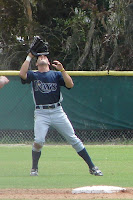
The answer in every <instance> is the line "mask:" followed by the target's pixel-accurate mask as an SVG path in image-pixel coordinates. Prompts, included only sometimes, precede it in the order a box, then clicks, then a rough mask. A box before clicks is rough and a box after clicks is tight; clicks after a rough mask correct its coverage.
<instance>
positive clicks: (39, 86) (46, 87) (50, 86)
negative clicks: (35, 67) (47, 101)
mask: <svg viewBox="0 0 133 200" xmlns="http://www.w3.org/2000/svg"><path fill="white" fill-rule="evenodd" d="M34 87H35V91H40V92H42V93H50V92H54V91H56V90H57V83H43V82H41V81H40V80H35V81H34Z"/></svg>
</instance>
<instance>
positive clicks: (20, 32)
mask: <svg viewBox="0 0 133 200" xmlns="http://www.w3.org/2000/svg"><path fill="white" fill-rule="evenodd" d="M0 11H1V12H0V25H1V26H0V60H1V63H2V64H1V66H0V67H1V69H16V70H19V68H20V66H21V64H22V62H23V60H24V59H25V57H26V55H27V50H28V46H29V44H30V42H31V40H32V39H33V36H34V35H40V36H41V37H42V38H43V39H44V40H47V41H48V42H49V49H50V60H51V61H52V60H53V59H59V60H60V61H62V62H63V64H64V65H65V68H66V69H67V70H106V69H108V70H109V69H111V70H131V69H132V63H133V62H132V61H133V55H132V50H133V47H132V41H133V37H132V35H133V34H132V32H133V26H132V13H133V4H132V0H128V1H125V0H116V1H113V0H77V1H76V2H75V0H64V1H63V0H56V1H55V0H51V1H49V0H38V1H37V0H6V1H4V0H0ZM5 33H6V34H5Z"/></svg>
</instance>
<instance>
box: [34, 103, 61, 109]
mask: <svg viewBox="0 0 133 200" xmlns="http://www.w3.org/2000/svg"><path fill="white" fill-rule="evenodd" d="M60 105H61V103H57V104H52V105H49V106H36V109H41V108H42V109H51V108H56V107H58V106H60Z"/></svg>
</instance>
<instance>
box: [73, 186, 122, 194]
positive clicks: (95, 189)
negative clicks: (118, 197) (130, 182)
mask: <svg viewBox="0 0 133 200" xmlns="http://www.w3.org/2000/svg"><path fill="white" fill-rule="evenodd" d="M125 190H126V189H125V188H121V187H115V186H86V187H81V188H75V189H73V190H72V193H73V194H80V193H114V192H120V191H125Z"/></svg>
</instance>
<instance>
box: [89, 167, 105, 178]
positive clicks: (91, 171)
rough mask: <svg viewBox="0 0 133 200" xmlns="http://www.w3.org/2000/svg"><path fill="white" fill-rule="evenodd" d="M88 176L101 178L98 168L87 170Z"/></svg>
mask: <svg viewBox="0 0 133 200" xmlns="http://www.w3.org/2000/svg"><path fill="white" fill-rule="evenodd" d="M89 171H90V174H92V175H95V176H103V174H102V172H101V171H100V170H99V169H98V167H96V166H95V167H93V168H92V169H90V170H89Z"/></svg>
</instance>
